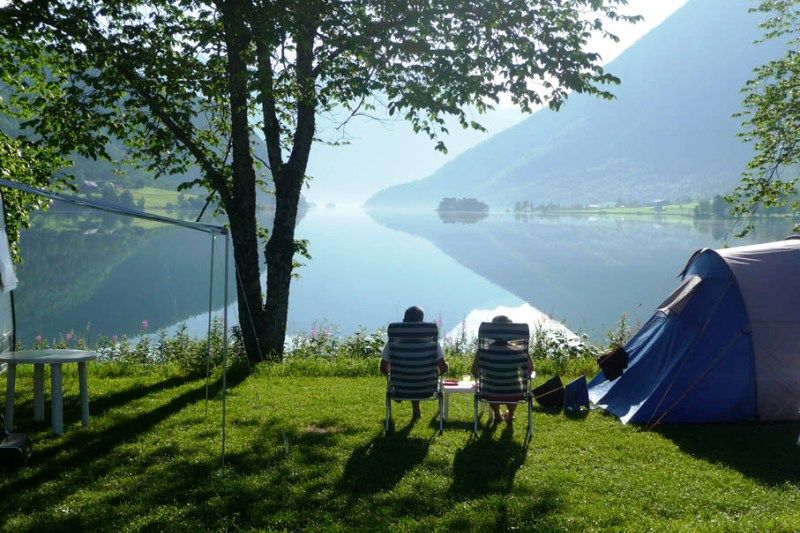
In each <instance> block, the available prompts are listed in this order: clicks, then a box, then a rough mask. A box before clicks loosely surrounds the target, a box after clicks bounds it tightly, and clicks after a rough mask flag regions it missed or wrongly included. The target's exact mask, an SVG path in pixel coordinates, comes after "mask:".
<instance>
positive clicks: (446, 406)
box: [443, 389, 450, 422]
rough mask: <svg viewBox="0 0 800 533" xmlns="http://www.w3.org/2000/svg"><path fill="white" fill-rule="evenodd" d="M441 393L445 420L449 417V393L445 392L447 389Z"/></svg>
mask: <svg viewBox="0 0 800 533" xmlns="http://www.w3.org/2000/svg"><path fill="white" fill-rule="evenodd" d="M443 395H444V421H445V422H447V419H448V418H449V417H450V393H449V392H447V389H445V391H444V393H443Z"/></svg>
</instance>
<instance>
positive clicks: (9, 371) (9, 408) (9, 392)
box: [6, 363, 17, 433]
mask: <svg viewBox="0 0 800 533" xmlns="http://www.w3.org/2000/svg"><path fill="white" fill-rule="evenodd" d="M16 381H17V364H16V363H8V367H7V368H6V431H8V432H9V433H10V432H11V431H13V430H14V387H15V386H16Z"/></svg>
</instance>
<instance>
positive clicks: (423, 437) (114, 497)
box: [0, 364, 800, 531]
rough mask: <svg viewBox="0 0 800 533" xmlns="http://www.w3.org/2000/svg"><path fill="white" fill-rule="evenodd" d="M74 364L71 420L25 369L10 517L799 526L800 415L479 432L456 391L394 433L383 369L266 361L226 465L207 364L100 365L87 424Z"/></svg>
mask: <svg viewBox="0 0 800 533" xmlns="http://www.w3.org/2000/svg"><path fill="white" fill-rule="evenodd" d="M70 366H74V365H70ZM65 374H66V376H65V379H66V381H65V394H66V412H65V421H66V429H65V434H64V435H63V436H61V437H52V436H50V434H49V432H48V428H47V427H44V426H39V427H34V426H32V425H31V422H30V420H31V416H32V396H31V384H30V382H31V379H30V378H31V373H30V371H29V369H27V368H25V369H23V370H22V371H21V372H20V376H19V377H18V381H17V383H18V391H19V401H18V404H17V405H18V410H17V414H16V420H17V425H18V426H19V429H20V430H25V431H30V432H31V433H32V435H33V438H34V453H33V455H32V457H31V458H30V460H29V462H28V464H27V465H26V466H25V467H24V468H22V469H20V470H19V471H16V472H0V528H2V529H3V530H9V531H19V530H25V529H45V530H50V529H73V530H78V529H104V530H133V529H158V530H173V529H181V530H197V529H226V528H259V529H278V530H297V529H315V530H321V529H326V530H327V529H334V530H344V529H351V528H359V529H361V528H369V529H373V528H374V529H382V530H389V529H392V530H394V529H401V530H428V529H437V530H445V529H457V530H468V529H470V530H475V529H484V530H504V529H511V528H518V529H544V530H554V529H557V530H562V529H563V530H574V531H583V530H587V529H605V528H613V529H627V530H637V531H639V530H645V529H657V530H676V529H677V530H681V529H682V530H691V531H695V530H698V529H699V530H729V529H736V530H798V529H800V512H798V509H800V448H797V447H796V446H795V439H796V437H797V433H798V431H800V425H799V424H781V425H720V426H694V427H687V426H683V427H664V428H662V429H659V430H656V431H648V432H643V431H641V430H639V429H637V428H635V427H629V426H623V425H622V424H620V423H619V422H618V421H617V420H615V419H614V418H612V417H610V416H606V415H604V414H602V413H601V412H597V411H593V412H591V413H589V414H588V416H586V417H585V418H569V417H567V416H565V415H563V414H547V413H544V412H541V411H537V412H536V413H535V433H534V437H533V440H532V441H531V442H530V443H529V444H528V445H527V446H526V445H525V443H524V439H523V437H524V420H523V418H524V417H521V416H519V417H518V420H517V421H516V425H515V426H513V427H508V426H506V425H505V424H502V425H500V426H498V427H496V428H494V429H484V430H482V432H481V433H480V435H479V436H478V438H473V437H472V436H471V431H470V428H471V398H470V397H467V396H457V397H454V398H453V403H452V405H451V411H450V416H451V421H450V423H449V424H448V425H446V427H445V431H444V434H443V435H437V432H436V430H435V428H434V426H435V423H434V417H433V414H434V404H433V403H428V404H425V405H423V419H422V420H421V421H420V422H419V423H417V424H416V425H409V420H410V416H409V410H410V409H409V406H408V405H406V404H401V405H399V406H397V407H396V408H395V410H394V411H395V414H396V431H395V432H394V433H393V434H391V435H389V436H384V435H383V432H382V426H381V420H382V417H383V390H384V381H383V380H382V379H381V378H379V377H354V378H346V377H322V378H320V377H318V378H314V377H309V376H300V375H282V374H285V373H281V372H276V371H275V370H274V369H270V368H269V367H266V366H263V367H261V368H258V369H257V370H256V371H255V372H254V373H253V374H251V375H248V376H245V375H241V376H240V377H238V378H236V377H234V378H232V380H231V382H232V387H231V389H230V393H229V404H228V421H229V425H228V458H227V466H226V467H225V468H224V469H222V468H220V463H219V445H220V433H219V420H220V407H221V405H220V402H219V396H218V395H219V382H218V381H214V383H213V385H214V386H213V388H212V394H213V395H215V396H214V398H213V399H212V401H211V403H210V405H209V414H208V416H205V409H204V388H203V381H202V380H197V379H194V380H193V379H186V378H182V377H179V376H178V375H177V374H176V373H175V372H174V371H173V370H171V369H170V368H168V367H160V368H153V367H140V368H138V369H137V368H135V367H134V368H129V369H123V368H122V367H120V366H117V365H100V364H94V365H92V366H90V390H91V399H92V403H91V410H92V416H93V418H92V424H91V426H90V427H89V428H81V427H80V422H79V420H80V413H79V402H78V398H77V392H76V391H77V388H78V387H77V376H76V375H75V370H74V369H73V368H67V369H65ZM520 414H521V413H520Z"/></svg>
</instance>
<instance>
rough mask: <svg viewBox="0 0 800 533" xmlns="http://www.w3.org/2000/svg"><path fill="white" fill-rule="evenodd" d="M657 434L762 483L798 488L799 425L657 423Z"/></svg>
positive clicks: (705, 458)
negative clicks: (678, 424) (790, 484)
mask: <svg viewBox="0 0 800 533" xmlns="http://www.w3.org/2000/svg"><path fill="white" fill-rule="evenodd" d="M654 431H655V432H656V433H659V434H660V435H662V436H664V437H666V438H668V439H670V440H671V441H673V442H674V443H675V444H676V445H678V447H679V448H680V449H681V450H682V451H683V452H685V453H687V454H689V455H692V456H694V457H697V458H698V459H702V460H704V461H708V462H709V463H715V464H722V465H725V466H728V467H730V468H733V469H734V470H737V471H739V472H741V473H742V474H744V475H745V476H747V477H750V478H753V479H755V480H757V481H759V482H761V483H763V484H765V485H782V484H784V483H792V484H794V485H797V486H798V487H799V488H800V453H798V452H799V451H798V447H797V446H796V442H797V436H798V432H800V424H796V423H791V424H769V425H767V424H718V425H713V424H707V425H702V426H700V425H680V426H677V425H676V426H669V425H665V426H659V427H658V428H656V429H655V430H654Z"/></svg>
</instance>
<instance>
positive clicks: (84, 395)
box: [0, 350, 97, 435]
mask: <svg viewBox="0 0 800 533" xmlns="http://www.w3.org/2000/svg"><path fill="white" fill-rule="evenodd" d="M96 358H97V354H96V353H94V352H89V351H86V350H19V351H16V352H6V353H2V354H0V362H5V363H8V369H7V370H6V430H7V431H12V430H13V427H14V392H15V388H16V379H17V365H18V364H32V365H33V420H34V421H36V422H43V421H44V365H50V391H51V403H52V405H51V409H52V411H51V418H52V425H53V433H55V434H56V435H61V434H62V433H64V395H63V392H62V379H61V365H62V364H64V363H77V364H78V380H79V382H80V389H81V421H82V422H83V425H84V426H88V425H89V384H88V380H87V373H86V362H87V361H91V360H93V359H96Z"/></svg>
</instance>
